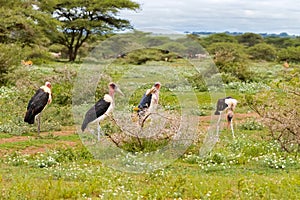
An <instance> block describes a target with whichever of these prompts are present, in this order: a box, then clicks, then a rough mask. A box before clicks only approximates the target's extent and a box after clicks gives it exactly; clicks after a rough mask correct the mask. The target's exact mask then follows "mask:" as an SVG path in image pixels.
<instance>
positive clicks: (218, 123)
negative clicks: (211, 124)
mask: <svg viewBox="0 0 300 200" xmlns="http://www.w3.org/2000/svg"><path fill="white" fill-rule="evenodd" d="M221 117H222V112H221V111H220V115H219V119H218V122H217V136H218V137H219V131H220V121H221Z"/></svg>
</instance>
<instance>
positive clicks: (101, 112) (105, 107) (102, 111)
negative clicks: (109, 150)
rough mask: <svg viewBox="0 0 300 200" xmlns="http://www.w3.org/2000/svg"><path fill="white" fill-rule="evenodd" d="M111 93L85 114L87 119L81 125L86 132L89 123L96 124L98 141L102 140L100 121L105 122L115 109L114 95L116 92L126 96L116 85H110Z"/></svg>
mask: <svg viewBox="0 0 300 200" xmlns="http://www.w3.org/2000/svg"><path fill="white" fill-rule="evenodd" d="M108 88H109V93H108V94H105V95H104V97H103V98H102V99H100V100H99V101H98V102H97V103H96V104H95V105H94V106H92V107H91V108H90V109H89V110H88V111H87V112H86V114H85V118H84V120H83V123H82V125H81V130H82V132H84V130H85V129H86V127H87V126H88V124H89V123H94V122H96V123H97V125H98V127H97V130H98V141H99V140H100V132H101V127H100V121H102V120H104V119H105V118H106V117H107V116H108V115H109V114H110V113H111V112H112V111H113V109H114V106H115V105H114V95H115V92H119V93H120V94H121V95H123V96H124V94H123V93H122V91H121V90H120V89H119V87H118V86H117V85H116V84H115V83H112V82H111V83H109V85H108Z"/></svg>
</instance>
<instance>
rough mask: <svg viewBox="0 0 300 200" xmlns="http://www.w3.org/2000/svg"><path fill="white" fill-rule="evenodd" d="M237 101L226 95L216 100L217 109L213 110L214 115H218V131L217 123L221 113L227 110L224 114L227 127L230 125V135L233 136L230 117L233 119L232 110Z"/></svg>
mask: <svg viewBox="0 0 300 200" xmlns="http://www.w3.org/2000/svg"><path fill="white" fill-rule="evenodd" d="M237 103H238V101H237V100H236V99H234V98H232V97H226V98H223V99H219V100H218V103H217V109H216V111H215V115H220V116H219V120H218V122H217V132H219V123H220V120H221V114H222V112H224V111H227V114H226V120H227V128H229V126H230V128H231V131H232V136H233V137H235V136H234V131H233V124H232V119H233V115H234V113H233V111H234V109H235V107H236V105H237Z"/></svg>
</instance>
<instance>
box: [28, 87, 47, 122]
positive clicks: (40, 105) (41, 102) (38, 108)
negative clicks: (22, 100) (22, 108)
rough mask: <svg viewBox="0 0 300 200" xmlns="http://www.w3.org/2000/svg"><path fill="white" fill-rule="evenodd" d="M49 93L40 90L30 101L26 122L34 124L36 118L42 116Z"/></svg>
mask: <svg viewBox="0 0 300 200" xmlns="http://www.w3.org/2000/svg"><path fill="white" fill-rule="evenodd" d="M48 99H49V93H47V92H45V91H44V90H43V89H41V88H39V89H38V90H37V91H36V93H35V95H34V96H33V97H32V98H31V99H30V101H29V103H28V106H27V112H26V114H25V118H24V122H27V123H28V124H34V119H35V116H36V115H38V114H40V113H41V112H42V111H43V110H44V108H45V106H46V105H47V103H48Z"/></svg>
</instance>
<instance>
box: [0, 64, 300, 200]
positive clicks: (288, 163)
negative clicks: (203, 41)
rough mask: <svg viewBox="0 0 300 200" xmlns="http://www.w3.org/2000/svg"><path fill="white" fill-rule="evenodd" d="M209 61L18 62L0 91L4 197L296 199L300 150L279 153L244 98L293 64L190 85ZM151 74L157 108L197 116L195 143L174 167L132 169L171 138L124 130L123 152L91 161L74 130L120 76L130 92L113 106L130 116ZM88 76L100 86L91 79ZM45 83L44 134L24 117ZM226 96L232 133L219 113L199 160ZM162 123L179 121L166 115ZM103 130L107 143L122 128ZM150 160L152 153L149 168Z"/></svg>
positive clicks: (265, 86) (255, 67)
mask: <svg viewBox="0 0 300 200" xmlns="http://www.w3.org/2000/svg"><path fill="white" fill-rule="evenodd" d="M204 65H206V63H205V61H203V63H200V64H199V65H196V66H194V67H193V65H190V64H189V63H186V61H184V60H181V59H180V60H177V61H172V62H164V61H152V62H147V63H146V64H145V65H141V66H140V65H130V64H128V65H124V64H122V63H120V62H119V63H118V62H115V63H112V64H111V65H109V66H108V67H105V68H103V69H102V68H101V67H100V68H101V69H99V68H97V67H98V66H97V65H96V64H95V63H83V64H78V63H73V64H70V63H64V62H53V63H46V64H39V65H35V64H34V65H33V66H21V65H20V66H17V67H16V69H15V70H14V73H11V74H10V75H9V76H10V79H9V80H11V81H12V82H14V83H15V84H11V86H3V87H1V88H0V90H1V98H0V104H1V108H0V110H1V117H0V152H1V153H0V154H1V158H0V199H18V200H19V199H298V198H299V195H300V173H299V172H300V158H299V155H298V154H297V152H290V153H287V152H286V151H283V149H282V148H281V146H280V144H279V143H278V141H276V140H274V139H273V138H272V137H271V133H270V131H269V129H268V128H267V127H266V126H265V125H264V124H263V123H262V120H261V119H260V117H259V116H258V115H257V114H256V113H255V112H254V111H253V110H251V109H250V107H249V106H248V105H247V103H246V100H245V99H246V96H247V95H253V96H255V95H256V93H258V92H260V91H261V90H267V89H268V88H270V87H271V86H270V85H269V83H270V82H271V81H273V80H275V79H280V77H284V76H285V73H287V72H286V71H287V70H286V69H284V67H282V66H281V65H280V64H278V63H273V62H251V63H249V64H248V65H249V68H250V70H251V71H253V72H255V73H257V74H258V75H257V76H256V79H257V80H256V81H253V82H230V83H224V84H221V85H216V84H212V87H211V88H209V90H206V91H205V90H200V89H199V88H198V89H197V88H196V86H195V85H193V84H192V83H193V79H195V77H196V76H197V73H198V71H201V70H202V69H201V66H204ZM101 66H103V64H102V65H101ZM197 67H198V69H197ZM86 69H88V71H87V70H86ZM197 70H198V71H197ZM288 70H292V69H288ZM98 72H101V75H100V78H99V74H97V73H98ZM81 76H82V79H79V80H78V79H76V78H78V77H81ZM155 78H156V79H159V81H161V82H162V89H161V92H160V109H161V110H163V113H164V115H165V116H167V117H168V116H169V117H170V116H171V117H173V116H177V115H180V114H185V113H188V115H190V116H191V118H193V119H196V120H197V121H196V122H195V126H196V128H195V129H193V141H192V142H191V144H189V145H188V146H187V148H186V149H185V150H184V152H183V153H182V154H180V155H177V158H176V159H175V158H173V157H172V155H171V154H170V162H169V164H168V165H166V166H164V165H163V166H162V167H159V168H158V169H156V168H155V167H154V170H145V171H141V172H140V171H136V172H134V171H130V170H129V172H128V171H126V167H127V166H129V167H130V166H134V165H135V164H136V162H137V161H136V158H138V155H140V154H143V155H145V156H148V157H150V156H152V154H151V153H152V152H156V151H157V149H159V148H162V147H163V146H165V145H167V144H168V143H169V142H171V141H170V138H167V139H165V138H164V139H161V140H157V139H156V140H150V141H147V139H145V140H142V141H141V143H140V144H139V142H140V141H139V140H140V138H138V137H134V136H133V137H129V138H128V137H125V136H124V138H121V139H124V141H123V143H120V144H119V145H120V146H118V148H120V149H122V150H124V151H125V155H124V156H123V157H122V158H120V160H118V163H116V165H115V166H114V162H106V161H103V160H101V159H95V158H94V156H93V155H94V153H93V152H91V151H89V150H88V149H87V148H86V145H87V143H85V142H82V141H85V140H83V137H84V136H85V135H83V134H82V133H80V132H79V131H78V125H79V124H80V122H81V120H82V117H83V115H84V112H85V111H86V109H87V108H88V107H89V106H90V105H92V103H93V101H94V100H97V99H98V98H100V96H101V95H102V94H103V93H104V92H106V91H107V83H108V82H110V81H115V82H117V83H120V88H121V89H122V90H123V92H124V93H125V97H123V98H122V97H120V96H118V95H116V104H119V105H124V106H122V107H120V106H119V107H118V105H116V110H117V111H116V112H121V111H122V112H124V113H125V114H126V116H129V117H128V118H129V119H130V120H131V118H130V116H132V112H133V111H132V108H133V107H135V106H136V105H137V103H138V102H139V98H140V97H141V95H142V94H143V92H144V91H145V89H146V88H148V87H149V86H150V87H151V84H152V82H153V81H152V80H153V79H155ZM89 80H92V81H94V80H99V82H98V84H96V85H94V84H95V83H94V82H92V83H91V84H90V85H86V84H85V83H88V81H89ZM45 81H51V83H52V87H53V88H52V92H53V102H52V104H50V105H49V106H48V107H47V108H46V109H45V111H44V112H43V114H42V124H41V125H42V126H41V128H42V134H41V135H40V136H39V137H38V136H37V135H36V134H37V133H36V124H35V125H28V124H25V123H24V122H23V117H24V115H25V111H26V106H27V103H28V101H29V99H30V97H31V96H32V95H33V94H34V92H35V90H36V89H37V88H38V87H40V86H41V85H43V84H44V82H45ZM80 81H83V82H80ZM155 81H156V80H155ZM209 81H210V80H206V83H214V81H216V77H215V79H214V80H211V81H212V82H209ZM96 83H97V82H96ZM145 83H146V84H145ZM122 85H123V87H122ZM218 87H219V89H220V90H218ZM80 92H82V93H80ZM184 92H186V93H184ZM186 94H188V95H191V97H189V98H188V97H187V96H188V95H186ZM192 95H193V96H192ZM224 95H226V96H232V97H234V98H236V99H237V100H238V101H239V103H238V106H237V109H236V111H235V113H236V116H235V118H234V130H235V135H236V137H235V138H233V137H232V134H231V131H230V130H228V129H226V127H225V125H224V124H225V117H224V116H223V118H222V122H221V123H222V124H223V125H222V127H223V128H222V129H221V130H220V133H219V138H217V139H218V140H217V141H216V142H215V144H213V148H212V150H211V151H210V152H208V153H207V154H205V155H203V156H200V154H199V151H200V149H201V147H202V146H203V142H204V141H205V137H206V135H207V132H208V129H209V126H210V125H211V126H213V127H214V126H215V122H216V119H217V118H216V116H213V117H212V118H211V117H210V116H211V114H212V113H213V112H214V110H215V103H216V99H217V98H218V97H223V96H224ZM74 96H75V97H74ZM84 102H85V103H86V104H84V105H83V103H84ZM81 105H83V106H82V107H80V106H81ZM195 105H196V107H194V106H195ZM74 107H75V109H74ZM122 112H121V113H122ZM78 113H79V114H78ZM178 113H179V114H178ZM74 114H75V116H74ZM74 118H75V119H74ZM126 118H127V117H126ZM124 120H125V119H124ZM130 120H129V121H130ZM153 121H155V119H153ZM125 122H127V121H125ZM125 122H124V123H123V124H124V125H126V124H125ZM133 123H134V122H133ZM166 126H168V128H170V127H171V128H172V127H177V126H176V122H175V124H174V122H173V123H172V122H169V121H167V122H166ZM128 127H129V125H128ZM102 129H103V130H104V131H106V135H107V136H105V137H106V140H108V141H109V137H114V136H116V135H117V136H118V134H119V135H121V130H122V129H121V130H120V129H118V128H116V127H114V126H113V124H111V122H110V120H109V119H107V120H106V121H105V122H104V123H103V124H102ZM166 129H167V128H166ZM150 131H151V130H150ZM166 132H167V131H166ZM163 134H167V133H165V132H163V133H162V135H163ZM117 136H116V137H117ZM120 137H121V136H120ZM107 138H108V139H107ZM101 144H102V143H101ZM103 145H105V144H104V143H103ZM113 145H114V144H113ZM176 145H179V146H180V145H181V144H180V143H178V144H177V143H175V146H174V148H176ZM108 147H110V146H108ZM114 148H115V146H114ZM178 148H180V147H178ZM99 149H101V148H98V149H97V150H99ZM126 152H127V153H128V152H129V153H128V154H126ZM129 154H130V156H128V155H129ZM158 154H159V153H158ZM153 155H156V154H153ZM166 156H168V155H166ZM175 157H176V156H175ZM163 158H165V159H168V158H166V157H164V156H163ZM158 159H159V158H158ZM106 163H109V164H108V165H107V164H106ZM151 164H153V163H151V159H149V160H147V162H146V164H145V165H151ZM118 165H122V167H123V168H121V167H119V166H118ZM140 167H143V166H142V165H140ZM147 167H149V166H145V168H147ZM150 167H151V166H150ZM123 169H125V170H123ZM133 169H134V168H133Z"/></svg>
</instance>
